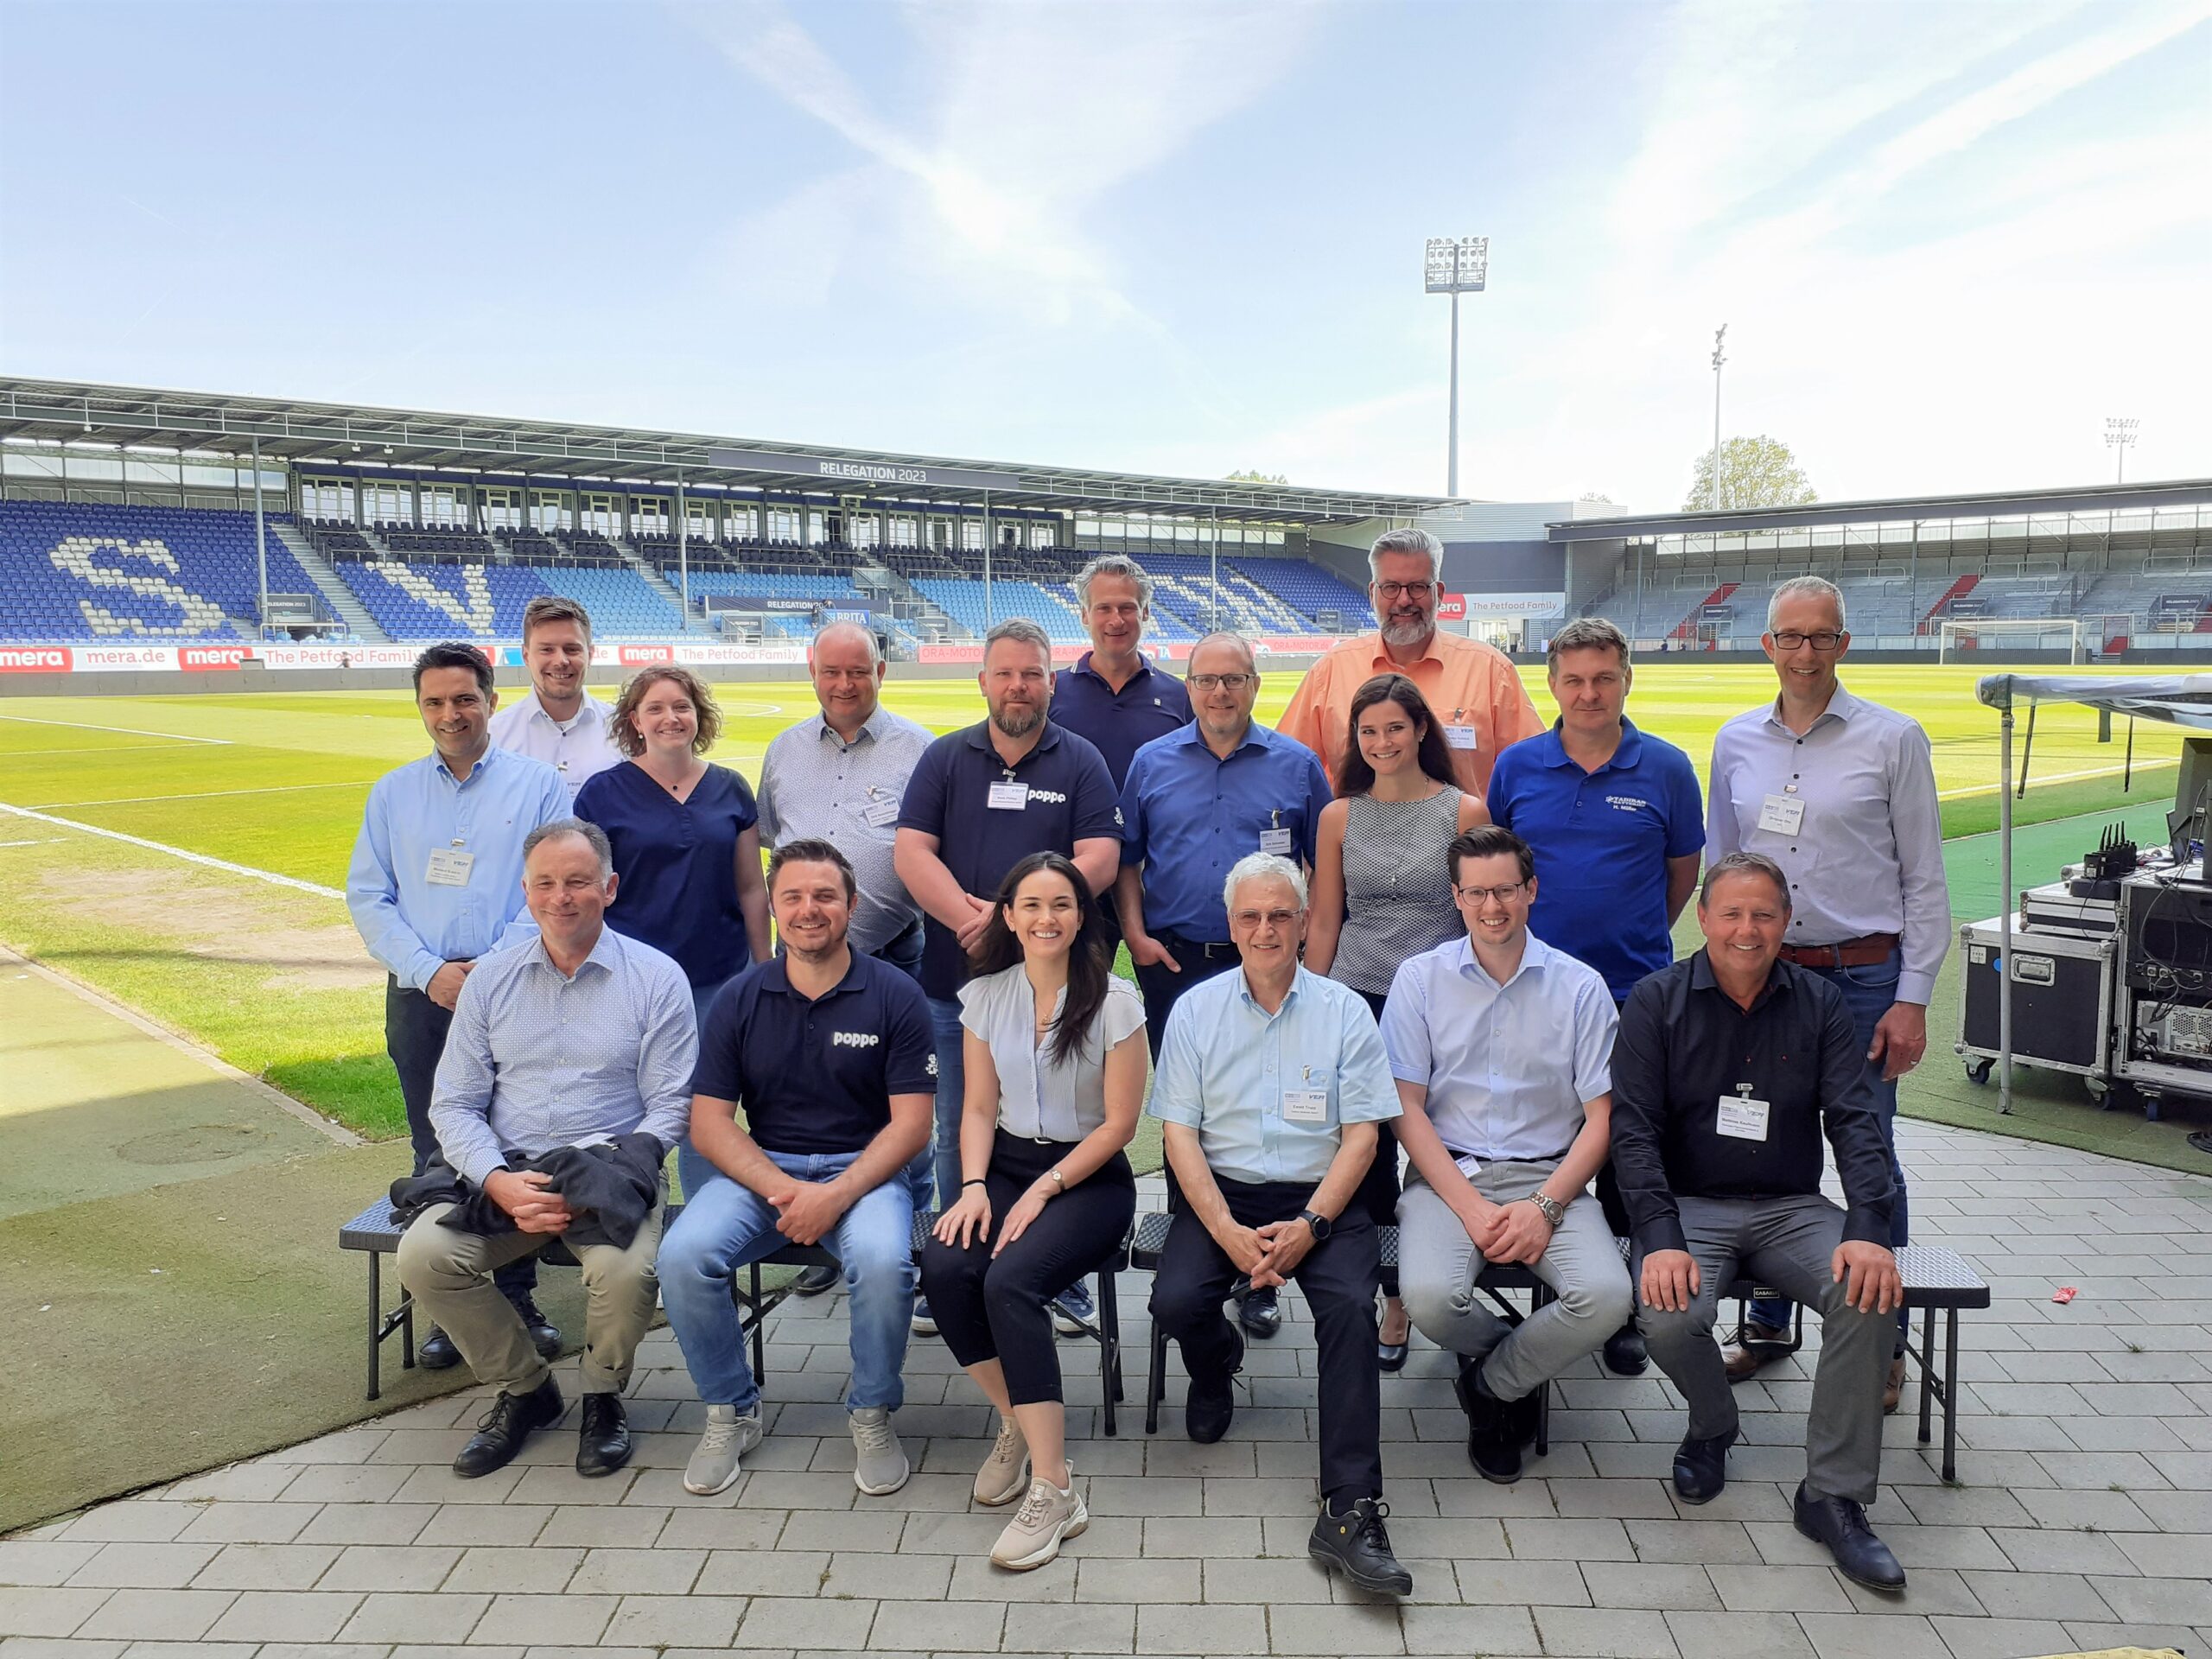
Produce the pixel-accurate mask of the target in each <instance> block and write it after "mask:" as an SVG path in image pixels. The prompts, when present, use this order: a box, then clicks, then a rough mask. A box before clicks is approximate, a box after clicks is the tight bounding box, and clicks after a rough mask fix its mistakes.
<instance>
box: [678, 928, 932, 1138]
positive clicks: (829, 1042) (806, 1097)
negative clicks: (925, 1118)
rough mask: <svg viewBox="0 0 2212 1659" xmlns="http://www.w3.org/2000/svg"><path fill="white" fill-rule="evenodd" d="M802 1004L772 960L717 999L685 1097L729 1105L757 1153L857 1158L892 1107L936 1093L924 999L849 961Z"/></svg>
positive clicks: (895, 976) (907, 982)
mask: <svg viewBox="0 0 2212 1659" xmlns="http://www.w3.org/2000/svg"><path fill="white" fill-rule="evenodd" d="M852 956H853V961H852V966H851V967H849V968H848V969H846V970H845V976H844V978H842V980H840V981H838V982H837V984H836V988H834V989H832V990H829V991H828V992H826V993H825V994H824V995H822V996H821V997H819V998H817V999H816V1000H814V1001H809V1000H808V999H807V998H805V997H804V996H802V995H799V994H798V992H797V991H795V990H793V989H792V988H791V979H790V977H789V976H787V975H786V974H785V970H784V959H783V958H782V957H772V958H770V959H769V960H768V961H766V962H764V963H760V964H759V965H758V966H756V967H753V968H750V969H747V970H746V972H745V973H744V974H742V975H741V976H739V977H738V978H736V979H734V980H733V981H731V982H730V983H728V985H725V986H724V987H723V988H722V990H721V995H719V996H717V997H716V998H715V1001H714V1006H713V1007H711V1008H709V1010H708V1011H707V1024H706V1028H705V1029H704V1030H702V1031H701V1032H700V1033H699V1069H698V1071H696V1072H695V1073H694V1074H693V1076H692V1079H691V1092H692V1093H694V1094H696V1095H710V1096H713V1097H714V1098H715V1099H716V1100H729V1101H734V1102H736V1103H737V1104H738V1106H739V1107H740V1108H741V1109H742V1110H743V1111H744V1113H745V1127H746V1132H747V1134H749V1135H752V1137H753V1140H754V1141H755V1142H757V1143H758V1144H759V1145H760V1148H761V1149H762V1150H763V1151H765V1152H782V1153H848V1152H858V1151H859V1150H861V1147H865V1146H867V1145H868V1142H869V1141H873V1140H874V1139H875V1137H876V1135H878V1134H879V1133H880V1131H881V1130H882V1129H883V1128H884V1126H885V1125H886V1124H887V1123H889V1122H891V1096H893V1095H933V1094H935V1093H936V1092H937V1046H936V1043H935V1041H934V1039H932V1037H931V1033H930V1007H929V1003H928V1002H927V1001H925V999H924V998H923V996H922V993H921V988H920V987H919V986H918V985H916V984H915V983H914V982H913V981H912V979H911V978H909V977H908V976H906V973H905V972H904V971H903V970H901V969H897V968H893V967H892V966H890V965H889V964H887V963H884V962H881V961H880V960H878V959H877V958H876V957H871V956H868V955H866V954H864V953H863V952H861V951H858V950H855V951H854V952H853V953H852Z"/></svg>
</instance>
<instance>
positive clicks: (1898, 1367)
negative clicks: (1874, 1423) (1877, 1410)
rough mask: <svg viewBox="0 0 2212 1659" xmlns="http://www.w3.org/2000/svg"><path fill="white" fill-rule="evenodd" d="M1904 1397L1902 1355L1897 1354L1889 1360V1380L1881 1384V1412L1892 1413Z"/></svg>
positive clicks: (1886, 1414)
mask: <svg viewBox="0 0 2212 1659" xmlns="http://www.w3.org/2000/svg"><path fill="white" fill-rule="evenodd" d="M1903 1400H1904V1355H1903V1354H1899V1355H1898V1356H1897V1357H1896V1358H1894V1359H1892V1360H1891V1362H1890V1375H1889V1380H1888V1381H1887V1382H1885V1383H1883V1384H1882V1414H1883V1415H1884V1416H1888V1415H1890V1414H1892V1413H1894V1412H1895V1411H1896V1410H1897V1406H1898V1404H1899V1402H1902V1401H1903Z"/></svg>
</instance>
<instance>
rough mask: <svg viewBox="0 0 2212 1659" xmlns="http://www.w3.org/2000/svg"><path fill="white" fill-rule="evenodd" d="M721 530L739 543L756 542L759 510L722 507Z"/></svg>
mask: <svg viewBox="0 0 2212 1659" xmlns="http://www.w3.org/2000/svg"><path fill="white" fill-rule="evenodd" d="M722 528H723V529H724V530H726V531H728V532H729V534H730V535H731V536H732V537H734V538H735V539H737V540H739V541H746V542H753V541H758V540H760V508H758V507H753V506H742V507H734V506H724V507H723V509H722Z"/></svg>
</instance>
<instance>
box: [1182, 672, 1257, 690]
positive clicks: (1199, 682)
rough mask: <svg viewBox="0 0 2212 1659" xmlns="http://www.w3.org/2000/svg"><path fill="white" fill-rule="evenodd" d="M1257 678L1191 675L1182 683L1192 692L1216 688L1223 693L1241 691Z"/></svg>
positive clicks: (1231, 675)
mask: <svg viewBox="0 0 2212 1659" xmlns="http://www.w3.org/2000/svg"><path fill="white" fill-rule="evenodd" d="M1258 678H1259V676H1258V675H1256V674H1193V675H1192V676H1190V677H1188V678H1187V679H1185V681H1184V682H1183V683H1184V684H1185V685H1187V686H1188V687H1190V688H1191V690H1193V691H1211V690H1213V689H1214V687H1216V686H1219V687H1220V688H1221V689H1222V690H1224V691H1242V690H1243V689H1244V688H1245V687H1246V686H1248V685H1249V684H1251V683H1252V682H1253V681H1255V680H1256V679H1258Z"/></svg>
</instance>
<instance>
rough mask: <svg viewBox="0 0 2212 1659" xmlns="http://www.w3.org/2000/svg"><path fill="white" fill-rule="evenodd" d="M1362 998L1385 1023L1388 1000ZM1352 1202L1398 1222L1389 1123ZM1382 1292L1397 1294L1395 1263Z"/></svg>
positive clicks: (1378, 1220)
mask: <svg viewBox="0 0 2212 1659" xmlns="http://www.w3.org/2000/svg"><path fill="white" fill-rule="evenodd" d="M1359 996H1360V1001H1363V1002H1364V1003H1366V1004H1367V1009H1368V1012H1369V1013H1370V1014H1373V1015H1374V1016H1375V1022H1376V1024H1377V1025H1380V1024H1382V1023H1383V1003H1384V1002H1385V1001H1388V1000H1389V999H1388V998H1386V997H1381V996H1376V995H1374V993H1372V992H1370V991H1362V992H1361V993H1360V994H1359ZM1351 1201H1352V1202H1353V1203H1354V1204H1355V1205H1358V1206H1359V1208H1360V1209H1362V1210H1363V1211H1366V1212H1367V1218H1368V1219H1369V1220H1370V1221H1371V1222H1373V1223H1374V1224H1376V1226H1377V1227H1395V1226H1396V1225H1397V1224H1398V1132H1397V1131H1396V1130H1395V1129H1394V1128H1391V1127H1390V1125H1389V1123H1388V1122H1382V1123H1377V1124H1376V1126H1375V1161H1374V1162H1373V1163H1371V1164H1370V1165H1369V1166H1367V1173H1366V1174H1364V1175H1363V1176H1361V1177H1360V1178H1359V1190H1358V1191H1357V1192H1354V1193H1353V1194H1352V1197H1351ZM1382 1277H1383V1294H1384V1295H1385V1296H1395V1295H1396V1294H1398V1268H1397V1264H1396V1263H1395V1262H1392V1263H1391V1264H1390V1265H1389V1267H1387V1268H1383V1274H1382Z"/></svg>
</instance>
